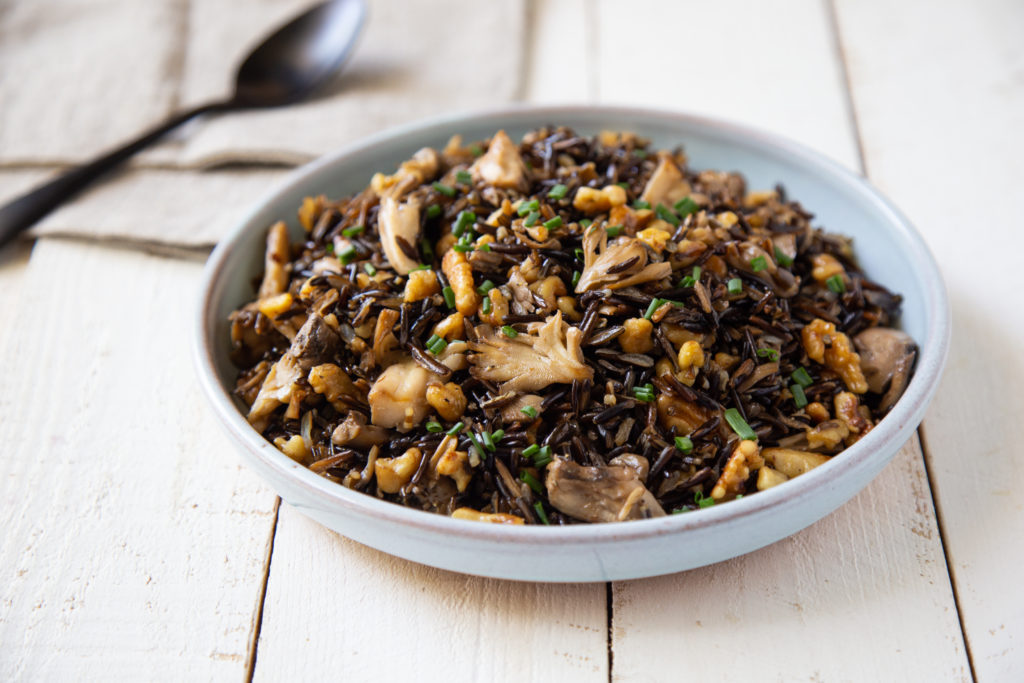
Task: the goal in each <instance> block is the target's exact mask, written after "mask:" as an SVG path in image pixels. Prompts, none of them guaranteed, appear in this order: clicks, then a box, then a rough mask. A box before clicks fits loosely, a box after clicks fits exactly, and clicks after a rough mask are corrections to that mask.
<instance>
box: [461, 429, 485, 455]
mask: <svg viewBox="0 0 1024 683" xmlns="http://www.w3.org/2000/svg"><path fill="white" fill-rule="evenodd" d="M466 436H468V437H469V441H470V443H472V444H473V448H475V449H476V452H477V453H479V454H480V457H481V458H486V457H487V451H486V450H484V447H483V446H481V445H480V442H479V441H477V439H476V434H474V433H473V432H469V433H467V434H466Z"/></svg>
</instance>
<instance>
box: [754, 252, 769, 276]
mask: <svg viewBox="0 0 1024 683" xmlns="http://www.w3.org/2000/svg"><path fill="white" fill-rule="evenodd" d="M750 267H751V268H752V269H753V271H754V272H755V273H760V272H761V271H762V270H764V269H765V268H767V267H768V261H766V260H765V258H764V256H755V257H754V258H752V259H750Z"/></svg>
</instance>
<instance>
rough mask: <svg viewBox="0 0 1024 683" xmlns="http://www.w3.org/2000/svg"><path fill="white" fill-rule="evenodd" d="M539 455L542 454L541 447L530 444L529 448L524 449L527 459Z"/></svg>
mask: <svg viewBox="0 0 1024 683" xmlns="http://www.w3.org/2000/svg"><path fill="white" fill-rule="evenodd" d="M538 453H540V446H538V445H537V444H535V443H533V444H530V445H529V446H527V447H526V448H524V449H523V455H524V456H526V457H527V458H532V457H533V456H535V455H537V454H538Z"/></svg>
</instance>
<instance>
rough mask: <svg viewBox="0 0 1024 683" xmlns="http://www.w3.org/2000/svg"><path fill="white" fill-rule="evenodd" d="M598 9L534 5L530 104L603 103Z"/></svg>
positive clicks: (570, 2)
mask: <svg viewBox="0 0 1024 683" xmlns="http://www.w3.org/2000/svg"><path fill="white" fill-rule="evenodd" d="M595 8H596V5H595V3H593V2H591V1H590V0H532V2H530V3H529V13H530V16H529V19H530V22H529V25H528V27H527V32H526V35H527V40H528V44H527V46H526V75H525V81H524V85H525V87H524V91H523V97H524V99H525V100H526V101H527V102H530V103H531V104H545V103H547V104H568V103H584V102H585V103H590V102H594V101H595V100H596V99H597V60H596V59H595V58H594V57H595V55H596V54H597V49H596V45H595V44H594V41H593V35H592V33H593V31H592V29H593V22H594V19H595V18H596V16H597V13H596V10H595Z"/></svg>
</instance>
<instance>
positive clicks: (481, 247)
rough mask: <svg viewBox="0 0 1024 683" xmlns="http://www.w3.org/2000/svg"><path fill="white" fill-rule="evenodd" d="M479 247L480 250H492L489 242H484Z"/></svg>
mask: <svg viewBox="0 0 1024 683" xmlns="http://www.w3.org/2000/svg"><path fill="white" fill-rule="evenodd" d="M477 249H479V250H480V251H490V250H491V245H490V244H488V243H487V242H484V243H483V244H481V245H480V246H479V247H477Z"/></svg>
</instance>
